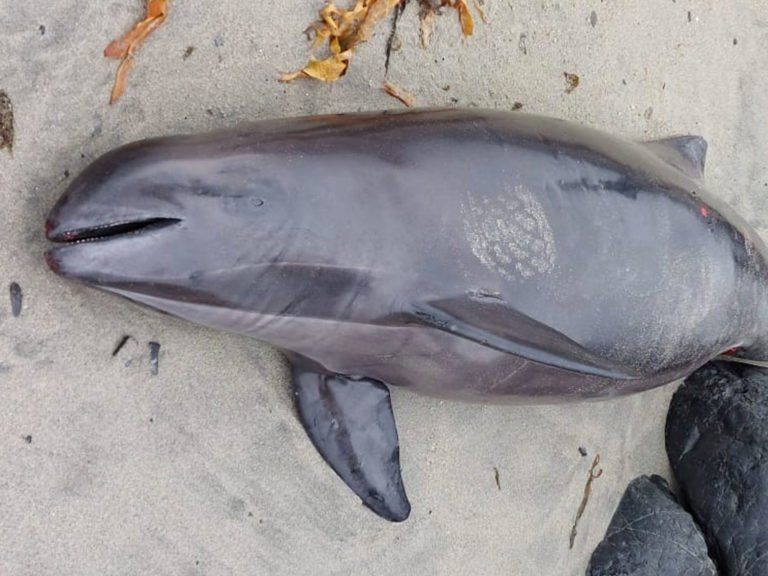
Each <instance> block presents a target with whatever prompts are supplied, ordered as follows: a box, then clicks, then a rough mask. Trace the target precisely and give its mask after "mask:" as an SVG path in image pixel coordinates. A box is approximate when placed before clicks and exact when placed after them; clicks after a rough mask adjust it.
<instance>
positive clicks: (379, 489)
mask: <svg viewBox="0 0 768 576" xmlns="http://www.w3.org/2000/svg"><path fill="white" fill-rule="evenodd" d="M705 151H706V144H705V143H704V141H703V140H702V139H700V138H696V137H682V138H675V139H670V140H665V141H658V142H653V143H645V144H640V143H633V142H629V141H626V140H623V139H620V138H615V137H613V136H610V135H607V134H604V133H601V132H598V131H596V130H592V129H588V128H584V127H579V126H575V125H573V124H569V123H567V122H563V121H559V120H553V119H548V118H542V117H537V116H529V115H524V114H507V113H499V112H488V111H475V110H473V111H462V110H423V111H415V112H404V113H397V114H387V113H384V114H353V115H337V116H320V117H304V118H293V119H286V120H275V121H266V122H260V123H256V124H252V125H248V126H245V127H240V128H236V129H232V130H229V131H223V132H217V133H213V134H208V135H203V136H178V137H169V138H159V139H153V140H146V141H142V142H137V143H133V144H129V145H127V146H124V147H122V148H119V149H117V150H115V151H112V152H110V153H108V154H106V155H104V156H103V157H101V158H100V159H98V160H97V161H95V162H94V163H93V164H92V165H91V166H90V167H88V168H87V169H86V170H85V171H84V172H83V173H82V174H81V175H80V176H79V177H78V178H77V179H75V180H74V181H73V182H72V184H71V186H70V187H69V189H68V190H67V191H66V192H65V194H64V195H63V196H62V198H61V199H60V200H59V201H58V203H57V204H56V206H55V207H54V209H53V210H52V212H51V213H50V215H49V217H48V221H47V222H46V232H47V235H48V238H49V239H50V240H52V241H54V242H59V243H62V244H63V245H62V246H60V247H57V248H54V249H53V250H51V251H50V252H49V253H48V254H47V258H48V262H49V265H50V266H51V268H52V269H53V270H54V271H55V272H57V273H59V274H61V275H63V276H66V277H70V278H75V279H78V280H81V281H83V282H86V283H88V284H92V285H94V286H96V287H98V288H101V289H103V290H107V291H109V292H114V293H116V294H119V295H122V296H125V297H127V298H130V299H131V300H135V301H137V302H140V303H143V304H147V305H149V306H152V307H154V308H158V309H160V310H163V311H166V312H169V313H171V314H174V315H177V316H180V317H183V318H187V319H189V320H193V321H195V322H199V323H201V324H205V325H208V326H213V327H216V328H222V329H226V330H232V331H235V332H240V333H243V334H248V335H250V336H254V337H256V338H259V339H261V340H264V341H266V342H269V343H271V344H273V345H274V346H277V347H279V348H281V349H283V350H284V351H286V353H287V355H288V358H289V360H290V362H291V364H292V374H293V385H294V390H295V400H296V406H297V412H298V414H299V417H300V419H301V421H302V423H303V424H304V427H305V428H306V430H307V432H308V434H309V436H310V438H311V439H312V441H313V443H314V444H315V446H316V447H317V448H318V450H319V451H320V452H321V454H322V455H323V457H324V458H325V460H326V461H327V462H328V463H329V464H330V465H331V466H332V467H333V468H334V470H335V471H336V472H337V473H338V474H339V475H340V476H341V477H342V478H343V479H344V481H345V482H346V483H347V484H348V485H349V486H350V487H351V488H352V489H353V490H354V491H355V492H356V493H357V494H358V496H360V497H361V498H362V499H363V501H364V502H365V504H367V505H368V506H369V507H370V508H372V509H373V510H374V511H375V512H377V513H378V514H380V515H381V516H384V517H385V518H388V519H390V520H403V519H405V518H406V517H407V516H408V514H409V511H410V505H409V503H408V500H407V498H406V496H405V491H404V489H403V484H402V480H401V477H400V465H399V446H398V439H397V431H396V429H395V423H394V418H393V415H392V411H391V406H390V401H389V392H388V390H387V387H386V385H390V384H391V385H400V386H405V387H409V388H412V389H413V390H416V391H420V392H425V393H429V394H434V395H440V396H446V397H453V398H456V397H458V398H463V399H469V400H498V399H501V398H504V397H510V396H515V397H527V398H529V399H534V400H542V399H545V398H552V397H582V398H586V397H605V396H611V395H617V394H625V393H629V392H634V391H638V390H643V389H647V388H650V387H653V386H657V385H660V384H664V383H667V382H669V381H671V380H674V379H676V378H680V377H682V376H685V375H687V374H689V373H691V372H692V371H693V370H694V369H696V368H698V367H699V366H701V365H702V364H704V363H705V362H706V361H707V360H709V359H711V358H712V357H714V356H716V355H718V354H720V353H722V352H724V351H726V350H731V349H735V353H736V354H737V355H740V356H744V357H747V358H754V359H768V340H766V336H768V330H766V327H768V318H767V317H766V316H767V315H768V301H767V300H768V291H766V286H767V283H766V274H767V273H768V270H767V269H766V255H767V254H768V252H767V251H766V247H765V246H764V245H763V243H762V241H761V240H760V239H759V238H758V236H757V235H756V234H755V233H754V232H753V231H752V230H750V228H749V227H748V226H747V225H746V224H745V223H744V222H743V221H742V220H741V219H740V218H738V217H737V216H735V215H734V214H733V213H731V212H730V210H728V209H727V207H725V206H723V205H722V204H720V203H718V202H717V201H716V200H715V199H713V198H712V197H710V196H708V195H707V193H706V192H705V191H704V189H703V185H702V183H701V180H700V177H701V172H702V169H703V165H704V155H705ZM732 352H733V350H732Z"/></svg>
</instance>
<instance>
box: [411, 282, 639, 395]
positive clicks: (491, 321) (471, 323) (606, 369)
mask: <svg viewBox="0 0 768 576" xmlns="http://www.w3.org/2000/svg"><path fill="white" fill-rule="evenodd" d="M412 316H413V317H414V318H416V319H417V321H418V322H420V323H423V324H426V325H429V326H431V327H433V328H437V329H438V330H443V331H446V332H450V333H452V334H455V335H457V336H460V337H462V338H466V339H468V340H472V341H474V342H477V343H478V344H482V345H483V346H488V347H489V348H493V349H495V350H499V351H500V352H507V353H509V354H514V355H515V356H520V357H522V358H526V359H528V360H533V361H534V362H539V363H541V364H546V365H549V366H554V367H556V368H560V369H562V370H568V371H571V372H580V373H582V374H589V375H593V376H601V377H604V378H614V379H617V380H634V379H636V378H637V377H638V374H636V373H635V372H634V370H632V369H631V368H629V367H625V366H621V365H618V364H616V363H614V362H612V361H610V360H609V359H605V358H601V357H600V356H598V355H597V354H595V353H593V352H590V351H589V350H587V349H586V348H584V347H583V346H582V345H581V344H579V343H578V342H575V341H574V340H571V339H570V338H568V336H566V335H565V334H563V333H562V332H559V331H558V330H555V329H554V328H551V327H549V326H547V325H546V324H543V323H541V322H539V321H538V320H534V319H533V318H531V317H530V316H528V315H526V314H523V313H522V312H518V311H517V310H515V309H514V308H510V307H509V306H508V305H506V304H504V303H503V302H501V301H499V302H487V301H481V300H478V299H476V298H473V297H470V296H466V297H463V298H451V299H444V300H437V301H432V302H428V303H425V304H419V305H416V306H414V309H413V312H412Z"/></svg>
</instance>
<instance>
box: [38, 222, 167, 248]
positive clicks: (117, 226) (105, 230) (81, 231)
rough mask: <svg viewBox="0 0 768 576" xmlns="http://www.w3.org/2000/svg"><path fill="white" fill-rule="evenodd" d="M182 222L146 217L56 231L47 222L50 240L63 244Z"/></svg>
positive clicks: (88, 240)
mask: <svg viewBox="0 0 768 576" xmlns="http://www.w3.org/2000/svg"><path fill="white" fill-rule="evenodd" d="M179 222H181V219H180V218H160V217H156V218H144V219H141V220H123V221H119V222H111V223H109V224H100V225H98V226H87V227H82V228H74V229H71V230H64V231H54V228H55V227H54V225H53V224H52V223H51V221H50V220H49V221H48V222H46V224H45V232H46V236H47V237H48V240H50V241H51V242H57V243H61V244H82V243H86V242H104V241H108V240H112V239H115V238H123V237H126V236H135V235H138V234H143V233H146V232H150V231H153V230H159V229H161V228H167V227H168V226H173V225H174V224H178V223H179Z"/></svg>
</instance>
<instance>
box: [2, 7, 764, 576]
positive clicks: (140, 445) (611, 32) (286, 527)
mask: <svg viewBox="0 0 768 576" xmlns="http://www.w3.org/2000/svg"><path fill="white" fill-rule="evenodd" d="M322 6H323V2H322V0H301V1H292V2H270V3H267V2H263V1H256V2H248V1H246V0H222V1H221V2H203V1H202V0H187V1H184V2H182V1H178V0H174V1H173V2H171V10H170V15H169V18H168V21H167V22H166V23H165V25H164V26H163V27H162V28H160V29H159V30H158V31H157V32H156V33H155V34H153V35H152V36H151V37H150V38H149V40H148V41H147V42H146V44H145V45H144V46H143V48H142V49H141V52H140V53H139V55H138V58H137V61H136V65H135V68H134V69H133V71H132V72H131V75H130V77H129V82H128V88H127V90H126V92H125V94H124V95H123V97H122V98H121V99H120V100H119V101H118V102H117V103H116V104H115V105H113V106H109V105H108V99H109V93H110V90H111V87H112V82H113V79H114V74H115V70H116V67H117V64H116V63H115V62H114V61H111V60H107V59H106V58H104V56H103V50H104V47H105V46H106V44H107V43H108V42H109V41H110V40H112V39H114V38H116V37H118V36H120V35H121V34H123V33H125V32H126V31H127V30H128V29H129V28H130V27H131V25H132V24H133V23H134V22H135V21H136V19H138V18H140V17H141V15H142V14H143V11H144V5H143V1H142V0H119V1H110V2H75V1H74V0H58V1H56V2H28V3H17V2H11V0H0V90H3V91H5V92H6V93H7V95H8V97H9V98H10V99H11V101H12V103H13V108H14V116H15V142H14V146H13V150H12V153H11V152H9V151H8V150H0V279H2V283H0V284H2V290H3V291H4V292H3V294H5V296H3V298H5V300H0V574H2V575H15V576H27V575H29V576H32V575H36V576H37V575H45V574H70V575H123V574H125V575H135V574H156V575H210V576H215V575H252V574H271V575H304V574H306V575H310V574H312V575H321V574H322V575H345V574H355V575H367V574H371V575H374V574H375V575H397V576H402V575H409V574H423V575H428V574H440V575H446V576H448V575H464V574H478V575H492V576H495V575H502V574H504V575H521V576H528V575H531V576H532V575H547V576H548V575H552V576H555V575H556V576H561V575H564V576H570V575H574V576H575V575H579V574H583V573H584V570H585V567H586V564H587V561H588V559H589V556H590V554H591V552H592V550H593V549H594V547H595V546H596V545H597V543H598V541H599V540H600V539H601V538H602V537H603V534H604V532H605V529H606V527H607V525H608V522H609V520H610V517H611V515H612V513H613V510H614V508H615V506H616V504H617V503H618V501H619V499H620V497H621V495H622V492H623V490H624V488H625V487H626V485H627V483H628V482H629V481H630V480H631V479H633V478H634V477H636V476H638V475H640V474H651V473H657V474H661V475H663V476H665V477H667V478H670V474H669V466H668V463H667V459H666V454H665V451H664V443H663V429H664V420H665V416H666V410H667V406H668V402H669V398H670V396H671V394H672V392H673V391H674V389H675V384H670V385H668V386H665V387H662V388H659V389H656V390H652V391H649V392H646V393H643V394H638V395H635V396H631V397H627V398H621V399H616V400H610V401H603V402H597V403H569V404H557V405H549V406H515V405H511V406H489V405H479V404H478V405H475V404H462V403H454V402H447V401H440V400H435V399H432V398H427V397H422V396H416V395H414V394H412V393H410V392H408V391H404V390H398V389H396V388H393V389H392V401H393V405H394V412H395V417H396V419H397V426H398V430H399V435H400V447H401V461H402V471H403V479H404V481H405V485H406V489H407V491H408V495H409V497H410V500H411V503H412V505H413V511H412V514H411V517H410V519H409V520H408V521H406V522H404V523H402V524H390V523H388V522H385V521H383V520H381V519H380V518H378V517H376V516H375V515H374V514H373V513H371V512H370V511H369V510H368V509H366V508H364V507H363V506H362V505H361V504H360V501H359V499H358V498H356V497H355V495H354V494H353V493H352V492H351V491H350V490H349V489H348V488H347V487H346V486H345V485H344V484H343V482H342V481H341V480H340V479H339V478H338V477H337V476H336V475H335V474H334V472H333V471H332V470H331V469H330V468H329V467H328V466H326V465H325V463H324V462H323V461H322V459H321V458H320V456H319V455H318V454H317V453H316V451H315V449H314V448H313V446H312V445H311V443H310V441H309V439H308V438H307V437H306V435H305V433H304V431H303V429H302V428H301V426H300V424H299V422H298V420H297V418H296V416H295V412H294V408H293V404H292V401H291V396H290V384H289V379H288V367H287V364H286V362H285V360H284V359H283V357H282V356H281V354H280V353H279V352H277V351H276V350H274V349H272V348H270V347H269V346H267V345H265V344H262V343H260V342H258V341H255V340H251V339H248V338H245V337H241V336H236V335H230V334H223V333H220V332H216V331H213V330H208V329H205V328H201V327H199V326H195V325H192V324H190V323H186V322H183V321H181V320H178V319H175V318H172V317H168V316H164V315H161V314H159V313H157V312H153V311H150V310H147V309H144V308H141V307H139V306H136V305H133V304H131V303H129V302H128V301H126V300H123V299H120V298H117V297H114V296H110V295H107V294H103V293H100V292H97V291H95V290H93V289H89V288H86V287H84V286H81V285H77V284H74V283H71V282H67V281H65V280H62V279H60V278H58V277H57V276H55V275H54V274H52V273H51V272H50V271H49V270H48V268H47V266H46V264H45V261H44V260H43V256H42V255H43V252H44V250H45V249H46V247H47V246H48V243H47V241H46V239H45V236H44V233H43V222H44V219H45V215H46V213H47V212H48V210H50V208H51V207H52V206H53V204H54V202H55V201H56V199H57V198H58V197H59V195H60V194H61V193H62V192H63V191H64V189H65V188H66V186H67V184H68V182H69V181H71V179H72V178H73V177H74V176H75V175H76V174H77V173H78V172H79V171H80V170H82V169H83V168H84V167H85V166H86V165H87V164H88V163H89V162H91V161H92V160H94V159H95V158H96V157H98V156H99V155H100V154H102V153H104V152H106V151H108V150H110V149H112V148H114V147H116V146H118V145H120V144H123V143H126V142H129V141H131V140H135V139H139V138H144V137H149V136H156V135H162V134H170V133H179V132H201V131H205V130H210V129H214V128H222V127H227V126H233V125H236V124H238V123H241V122H247V121H253V120H258V119H266V118H277V117H284V116H294V115H299V114H314V113H329V112H344V111H357V110H378V109H385V108H392V109H401V108H402V104H400V103H399V102H398V101H397V100H395V99H393V98H392V97H390V96H387V95H386V94H385V93H384V92H383V91H382V90H381V89H380V87H381V84H382V82H383V81H384V79H385V74H384V55H385V45H386V42H387V37H388V35H389V31H390V25H389V22H384V23H382V25H381V26H380V27H379V28H378V29H377V31H376V33H375V34H374V35H373V37H372V38H371V39H370V41H369V42H367V43H366V44H364V45H361V46H360V47H359V50H358V52H357V54H356V55H355V57H354V58H353V60H352V63H351V66H350V68H349V71H348V73H347V75H346V76H345V77H344V78H342V80H341V81H340V82H338V83H336V84H332V85H326V84H321V83H318V82H311V81H302V80H298V81H296V82H294V83H292V84H281V83H279V82H278V79H279V77H280V74H281V73H282V72H287V71H292V70H295V69H297V68H299V67H301V66H302V65H303V64H304V62H305V61H306V57H307V54H308V52H307V49H308V43H307V41H306V39H305V38H304V36H303V35H302V31H303V30H304V29H305V28H306V26H307V25H308V24H309V23H310V22H311V21H312V20H313V19H314V18H315V16H316V14H317V11H318V10H319V9H320V8H322ZM484 11H485V14H486V17H487V22H486V23H483V22H482V21H480V19H479V18H477V21H476V25H475V33H474V35H473V36H472V37H469V38H464V37H462V36H461V30H460V27H459V23H458V19H457V18H456V16H455V13H453V12H446V14H444V15H442V16H440V17H438V18H437V19H436V20H435V34H434V37H433V40H432V43H431V45H430V46H429V48H428V49H426V50H425V49H423V48H422V47H421V44H420V40H419V23H418V17H417V16H418V6H417V4H416V3H414V2H411V3H410V4H409V5H408V6H407V7H406V9H405V12H404V14H403V15H402V17H401V19H400V22H399V24H398V27H397V37H398V39H399V42H398V43H397V44H396V46H397V45H399V46H400V48H399V49H398V50H396V51H393V52H392V55H391V61H390V66H389V72H388V76H387V79H388V80H389V81H391V82H392V83H394V84H396V85H397V86H399V87H401V88H403V89H406V90H409V91H410V92H412V93H413V94H414V96H415V99H416V104H417V105H418V106H456V107H482V108H493V109H502V110H511V109H513V108H519V105H517V104H516V103H519V104H521V105H522V111H523V112H534V113H540V114H546V115H550V116H557V117H561V118H565V119H569V120H573V121H578V122H581V123H584V124H588V125H592V126H595V127H597V128H601V129H604V130H607V131H610V132H613V133H616V134H620V135H623V136H626V137H629V138H635V139H639V140H649V139H654V138H662V137H667V136H672V135H677V134H698V135H701V136H704V137H705V138H706V139H707V141H708V142H709V154H708V158H707V169H706V183H707V187H708V188H709V189H710V190H711V191H712V193H714V194H715V195H716V196H718V197H719V198H721V199H722V200H723V201H724V202H726V203H727V204H729V205H730V206H732V207H733V208H734V209H735V210H736V211H737V212H738V213H739V214H741V215H742V216H743V217H745V218H746V219H747V220H748V221H749V222H750V223H751V224H752V225H753V226H754V227H755V228H756V229H757V230H758V231H759V232H761V234H763V236H764V237H765V238H768V162H767V161H766V159H767V158H768V129H766V121H765V117H764V116H765V110H768V75H766V73H765V69H766V58H768V4H767V3H766V2H765V1H764V0H759V1H753V0H734V1H731V2H722V1H717V0H700V1H693V0H677V1H676V2H675V1H670V0H647V1H645V2H631V3H630V2H613V3H603V2H600V1H598V0H592V1H587V0H567V1H559V2H554V1H549V0H545V1H542V2H528V1H522V0H521V1H518V0H505V1H500V0H486V3H485V5H484ZM189 47H193V50H191V51H190V50H189ZM565 73H568V74H576V75H578V76H579V85H578V87H576V88H575V89H573V90H572V91H570V92H567V91H566V88H567V87H568V84H567V82H566V78H565V76H564V74H565ZM12 282H16V283H18V285H19V286H20V287H21V290H22V295H23V300H22V308H21V312H20V314H19V315H18V317H16V316H14V315H13V314H12V308H11V303H10V299H9V297H8V289H7V287H8V286H9V285H10V284H11V283H12ZM669 297H670V298H674V297H675V295H674V294H670V295H669ZM125 336H130V338H128V339H127V340H126V342H125V345H124V346H123V347H122V348H121V349H120V350H119V351H118V353H117V354H114V355H113V351H114V349H115V347H116V346H117V344H118V343H120V342H121V341H122V340H123V339H124V338H125ZM150 342H156V343H159V344H160V348H159V350H160V352H159V358H158V373H157V375H152V373H151V366H150V345H149V344H150ZM580 448H582V451H581V452H580V450H579V449H580ZM582 452H584V453H586V455H582ZM597 454H599V456H600V467H601V468H602V470H603V473H602V475H601V477H600V478H598V479H597V480H595V481H594V483H593V485H592V494H591V497H590V500H589V503H588V505H587V507H586V510H585V512H584V515H583V517H582V518H581V521H580V523H579V526H578V534H577V536H576V538H575V542H574V546H573V548H572V549H570V548H569V535H570V532H571V528H572V525H573V522H574V517H575V515H576V511H577V509H578V507H579V504H580V502H581V499H582V496H583V493H584V486H585V482H586V480H587V476H588V473H589V469H590V465H591V463H592V461H593V458H594V457H595V455H597ZM497 478H498V484H497Z"/></svg>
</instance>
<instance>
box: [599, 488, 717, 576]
mask: <svg viewBox="0 0 768 576" xmlns="http://www.w3.org/2000/svg"><path fill="white" fill-rule="evenodd" d="M716 575H717V569H716V568H715V565H714V563H713V562H712V560H710V558H709V556H707V545H706V543H705V541H704V536H703V535H702V534H701V532H700V530H699V528H698V526H696V523H695V522H694V521H693V518H692V517H691V515H690V514H688V512H686V511H685V510H683V508H681V507H680V505H679V504H678V503H677V500H676V499H675V497H674V495H673V494H672V493H671V492H670V491H669V486H668V485H667V481H666V480H664V479H663V478H662V477H660V476H651V477H648V476H640V477H639V478H635V479H634V480H633V481H632V482H630V483H629V486H627V490H626V491H625V492H624V496H623V497H622V498H621V502H619V506H618V507H617V508H616V512H614V514H613V518H612V519H611V523H610V525H609V526H608V531H607V532H606V534H605V538H604V539H603V541H602V542H600V544H598V546H597V548H596V549H595V551H594V553H593V554H592V558H591V559H590V561H589V566H588V567H587V576H716Z"/></svg>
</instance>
